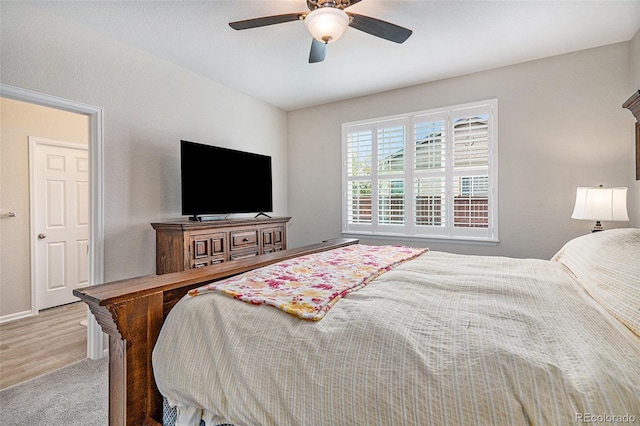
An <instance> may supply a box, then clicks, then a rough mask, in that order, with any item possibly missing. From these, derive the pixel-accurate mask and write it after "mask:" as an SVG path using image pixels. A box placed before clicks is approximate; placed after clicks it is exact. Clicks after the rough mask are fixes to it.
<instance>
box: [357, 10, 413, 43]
mask: <svg viewBox="0 0 640 426" xmlns="http://www.w3.org/2000/svg"><path fill="white" fill-rule="evenodd" d="M348 15H349V16H350V17H351V22H350V23H349V26H350V27H353V28H355V29H356V30H360V31H364V32H365V33H367V34H371V35H374V36H376V37H380V38H383V39H385V40H389V41H393V42H395V43H404V41H405V40H406V39H408V38H409V36H410V35H411V34H412V33H413V31H411V30H409V29H407V28H404V27H401V26H399V25H396V24H392V23H390V22H386V21H381V20H380V19H376V18H371V17H370V16H364V15H357V14H355V13H348Z"/></svg>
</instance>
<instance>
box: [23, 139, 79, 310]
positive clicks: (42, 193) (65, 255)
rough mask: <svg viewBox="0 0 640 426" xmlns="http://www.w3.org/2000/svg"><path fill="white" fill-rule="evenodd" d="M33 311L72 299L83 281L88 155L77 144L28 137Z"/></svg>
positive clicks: (74, 298)
mask: <svg viewBox="0 0 640 426" xmlns="http://www.w3.org/2000/svg"><path fill="white" fill-rule="evenodd" d="M29 148H30V157H31V167H30V174H31V176H30V178H31V218H32V228H31V238H32V252H33V254H34V256H32V258H33V263H34V264H33V265H32V268H31V270H32V274H33V276H32V278H31V279H32V280H35V283H34V287H35V291H36V305H37V309H38V310H41V309H46V308H50V307H53V306H58V305H63V304H65V303H70V302H76V301H78V299H77V298H76V297H75V296H73V294H72V291H73V289H74V288H77V287H85V286H87V285H89V159H88V150H87V147H85V146H83V145H79V144H74V143H69V142H61V141H53V140H49V139H41V138H34V137H30V138H29Z"/></svg>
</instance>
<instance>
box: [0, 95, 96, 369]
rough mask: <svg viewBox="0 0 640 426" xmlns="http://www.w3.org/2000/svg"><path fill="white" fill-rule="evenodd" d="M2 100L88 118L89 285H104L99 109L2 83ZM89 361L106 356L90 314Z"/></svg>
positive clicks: (32, 305) (35, 310)
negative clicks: (20, 102) (11, 100)
mask: <svg viewBox="0 0 640 426" xmlns="http://www.w3.org/2000/svg"><path fill="white" fill-rule="evenodd" d="M0 96H1V97H4V98H8V99H13V100H16V101H22V102H28V103H32V104H36V105H41V106H45V107H50V108H55V109H59V110H63V111H69V112H73V113H77V114H82V115H86V116H87V117H88V118H89V129H88V132H89V138H88V149H89V285H96V284H101V283H103V282H104V189H103V188H104V185H103V178H104V156H103V153H104V134H103V115H104V110H103V109H102V108H100V107H96V106H92V105H87V104H83V103H81V102H76V101H71V100H68V99H64V98H60V97H57V96H52V95H47V94H44V93H40V92H35V91H33V90H28V89H23V88H20V87H15V86H10V85H8V84H3V83H0ZM31 310H32V313H33V314H37V307H36V305H35V294H33V291H32V294H31ZM87 318H88V321H87V357H88V358H91V359H100V358H103V357H104V356H105V348H104V338H103V333H102V329H101V328H100V325H99V324H98V323H97V322H96V320H95V318H94V317H93V315H92V314H91V313H90V312H88V313H87Z"/></svg>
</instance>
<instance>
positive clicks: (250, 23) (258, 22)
mask: <svg viewBox="0 0 640 426" xmlns="http://www.w3.org/2000/svg"><path fill="white" fill-rule="evenodd" d="M304 15H305V14H304V13H286V14H284V15H272V16H264V17H262V18H253V19H245V20H244V21H235V22H230V23H229V26H230V27H231V28H233V29H234V30H247V29H249V28H257V27H265V26H267V25H274V24H282V23H284V22H290V21H297V20H299V19H300V18H301V17H303V16H304Z"/></svg>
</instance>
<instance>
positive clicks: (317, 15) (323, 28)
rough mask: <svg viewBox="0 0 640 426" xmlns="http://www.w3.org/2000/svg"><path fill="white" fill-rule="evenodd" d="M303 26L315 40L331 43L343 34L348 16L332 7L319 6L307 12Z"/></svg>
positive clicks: (347, 23) (347, 24) (347, 22)
mask: <svg viewBox="0 0 640 426" xmlns="http://www.w3.org/2000/svg"><path fill="white" fill-rule="evenodd" d="M304 26H305V27H306V28H307V31H309V34H311V36H312V37H313V38H315V39H316V40H318V41H321V42H323V43H331V42H333V41H336V40H337V39H339V38H340V37H341V36H342V34H344V32H345V31H346V29H347V27H348V26H349V16H348V15H347V14H346V13H345V12H344V11H342V10H340V9H336V8H334V7H319V8H318V9H315V10H312V11H311V12H309V14H307V16H306V17H305V18H304Z"/></svg>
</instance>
